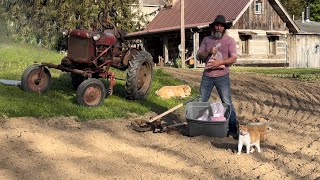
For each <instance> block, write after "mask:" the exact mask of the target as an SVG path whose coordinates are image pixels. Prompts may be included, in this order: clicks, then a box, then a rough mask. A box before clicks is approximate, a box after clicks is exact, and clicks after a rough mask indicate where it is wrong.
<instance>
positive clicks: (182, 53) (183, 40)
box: [180, 0, 186, 68]
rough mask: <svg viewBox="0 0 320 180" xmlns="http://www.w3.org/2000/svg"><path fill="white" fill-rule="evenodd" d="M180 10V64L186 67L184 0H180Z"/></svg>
mask: <svg viewBox="0 0 320 180" xmlns="http://www.w3.org/2000/svg"><path fill="white" fill-rule="evenodd" d="M180 10H181V13H180V14H181V30H180V31H181V35H180V36H181V51H182V52H181V64H182V68H185V67H186V50H185V49H186V45H185V39H186V37H185V25H184V0H181V1H180Z"/></svg>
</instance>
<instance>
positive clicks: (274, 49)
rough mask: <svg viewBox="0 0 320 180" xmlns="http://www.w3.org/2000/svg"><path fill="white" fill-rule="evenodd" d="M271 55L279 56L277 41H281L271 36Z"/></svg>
mask: <svg viewBox="0 0 320 180" xmlns="http://www.w3.org/2000/svg"><path fill="white" fill-rule="evenodd" d="M268 39H269V54H270V55H276V54H277V41H278V40H279V37H278V36H269V37H268Z"/></svg>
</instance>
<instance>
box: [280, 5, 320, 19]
mask: <svg viewBox="0 0 320 180" xmlns="http://www.w3.org/2000/svg"><path fill="white" fill-rule="evenodd" d="M280 1H281V3H282V4H283V6H284V7H285V8H286V10H287V11H288V13H289V14H290V15H291V16H293V15H294V16H295V19H301V14H302V12H305V7H306V6H307V4H308V3H310V20H312V21H318V22H320V0H280Z"/></svg>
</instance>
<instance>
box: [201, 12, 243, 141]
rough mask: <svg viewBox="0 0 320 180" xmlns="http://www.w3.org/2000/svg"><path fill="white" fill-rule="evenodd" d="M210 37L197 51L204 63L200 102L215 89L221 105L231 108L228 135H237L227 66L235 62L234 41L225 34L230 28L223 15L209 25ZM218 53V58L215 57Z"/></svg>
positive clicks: (207, 98) (207, 97)
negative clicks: (224, 104) (210, 29)
mask: <svg viewBox="0 0 320 180" xmlns="http://www.w3.org/2000/svg"><path fill="white" fill-rule="evenodd" d="M210 27H211V28H212V34H211V36H207V37H205V38H204V39H203V40H202V42H201V46H200V48H199V50H198V54H197V55H198V57H199V59H203V60H204V61H205V62H206V66H205V70H204V72H203V75H202V80H201V85H200V95H201V97H200V100H201V101H202V102H207V101H208V100H209V98H210V95H211V92H212V90H213V88H214V87H216V89H217V91H218V94H219V96H220V99H221V101H222V102H223V103H226V104H228V105H230V106H231V115H230V119H229V135H232V136H236V135H237V117H236V112H235V109H234V106H233V104H232V100H231V90H230V78H229V66H230V65H231V64H233V63H235V62H236V61H237V50H236V43H235V40H234V39H233V38H232V37H230V36H228V35H227V34H226V33H225V32H226V29H229V28H230V26H229V25H228V24H227V23H226V20H225V17H224V16H223V15H218V16H217V17H216V18H215V20H214V21H213V22H212V23H211V24H210ZM217 53H219V55H220V56H217Z"/></svg>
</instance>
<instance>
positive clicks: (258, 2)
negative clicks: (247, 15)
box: [254, 0, 262, 14]
mask: <svg viewBox="0 0 320 180" xmlns="http://www.w3.org/2000/svg"><path fill="white" fill-rule="evenodd" d="M261 12H262V1H261V0H256V1H254V14H261Z"/></svg>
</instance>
